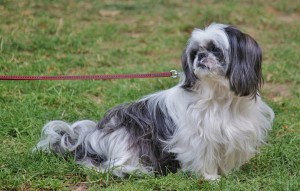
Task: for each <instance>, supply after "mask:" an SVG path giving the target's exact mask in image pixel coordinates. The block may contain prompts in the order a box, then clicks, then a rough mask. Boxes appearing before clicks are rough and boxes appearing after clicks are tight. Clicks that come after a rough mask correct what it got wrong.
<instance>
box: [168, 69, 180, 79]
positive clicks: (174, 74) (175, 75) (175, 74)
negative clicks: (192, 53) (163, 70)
mask: <svg viewBox="0 0 300 191" xmlns="http://www.w3.org/2000/svg"><path fill="white" fill-rule="evenodd" d="M170 73H171V78H174V79H175V78H178V76H179V74H180V73H179V72H177V70H171V71H170Z"/></svg>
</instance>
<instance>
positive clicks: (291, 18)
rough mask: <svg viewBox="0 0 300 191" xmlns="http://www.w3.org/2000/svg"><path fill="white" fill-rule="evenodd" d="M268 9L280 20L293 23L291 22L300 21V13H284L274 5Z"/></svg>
mask: <svg viewBox="0 0 300 191" xmlns="http://www.w3.org/2000/svg"><path fill="white" fill-rule="evenodd" d="M266 11H267V12H268V13H270V14H271V15H273V16H275V17H276V18H277V20H278V21H281V22H285V23H291V22H299V21H300V14H297V13H296V12H294V13H289V14H288V13H283V12H281V11H280V10H278V9H276V8H274V7H267V9H266Z"/></svg>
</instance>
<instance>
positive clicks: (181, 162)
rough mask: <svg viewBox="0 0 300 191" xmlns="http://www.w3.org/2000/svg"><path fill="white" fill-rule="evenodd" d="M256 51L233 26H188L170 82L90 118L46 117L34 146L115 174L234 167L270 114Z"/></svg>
mask: <svg viewBox="0 0 300 191" xmlns="http://www.w3.org/2000/svg"><path fill="white" fill-rule="evenodd" d="M261 62H262V52H261V49H260V47H259V45H258V44H257V42H256V41H255V40H254V39H253V38H251V37H250V36H249V35H247V34H245V33H243V32H241V31H240V30H238V29H237V28H235V27H233V26H228V25H223V24H211V25H210V26H208V27H207V28H205V29H204V30H201V29H195V30H194V31H193V32H192V35H191V38H190V40H189V41H188V45H187V47H186V48H185V50H184V51H183V55H182V67H183V74H182V78H181V80H180V82H179V84H178V85H176V86H175V87H172V88H170V89H168V90H164V91H160V92H157V93H154V94H151V95H148V96H146V97H144V98H142V99H140V100H138V101H135V102H133V103H128V104H123V105H119V106H117V107H115V108H112V109H111V110H110V111H108V112H107V113H106V115H105V116H104V118H103V119H102V120H101V121H100V122H99V123H98V124H97V123H95V122H93V121H90V120H83V121H77V122H75V123H73V124H69V123H66V122H63V121H51V122H49V123H48V124H46V125H45V126H44V128H43V131H42V138H41V140H40V142H39V143H38V144H37V146H36V149H37V150H44V151H51V150H52V151H54V152H55V153H59V154H65V153H71V154H73V155H74V156H75V159H76V161H77V162H78V163H79V164H82V165H84V166H88V167H92V168H95V169H97V170H99V171H101V172H105V171H111V172H112V173H113V174H115V175H117V176H120V177H122V176H124V175H126V174H128V173H133V172H143V173H148V174H153V173H160V174H166V173H167V172H175V171H176V170H177V169H181V170H183V171H190V172H192V173H195V174H197V175H199V176H203V177H204V178H205V179H208V180H214V179H218V178H219V176H220V175H222V174H226V173H228V172H230V171H231V170H232V169H235V168H238V167H240V166H241V165H242V164H244V163H245V162H246V161H247V160H249V159H250V158H251V157H252V156H253V155H254V154H255V153H256V152H257V150H258V147H259V146H261V145H262V144H263V143H264V142H265V138H266V135H267V132H268V130H270V129H271V126H272V122H273V118H274V113H273V111H272V109H271V108H270V107H269V106H268V105H267V104H266V103H264V102H263V101H262V99H261V97H260V95H259V90H260V87H261V83H262V72H261Z"/></svg>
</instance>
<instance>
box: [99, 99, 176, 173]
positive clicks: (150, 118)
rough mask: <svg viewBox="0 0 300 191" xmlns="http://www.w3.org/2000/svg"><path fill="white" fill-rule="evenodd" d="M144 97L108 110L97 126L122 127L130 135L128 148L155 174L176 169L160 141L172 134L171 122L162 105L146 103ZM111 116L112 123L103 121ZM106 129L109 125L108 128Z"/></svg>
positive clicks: (112, 129)
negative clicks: (136, 152) (141, 99)
mask: <svg viewBox="0 0 300 191" xmlns="http://www.w3.org/2000/svg"><path fill="white" fill-rule="evenodd" d="M149 104H150V103H149V101H148V100H144V101H140V102H134V103H130V104H124V105H119V106H117V107H115V108H113V109H112V110H110V111H109V112H108V113H107V114H106V116H105V117H104V118H103V120H101V121H100V122H99V124H98V126H97V128H98V129H103V128H104V129H105V130H106V131H108V132H113V131H115V130H116V129H118V128H125V129H126V131H127V132H128V134H129V136H130V138H129V141H130V148H129V149H134V150H138V151H139V158H140V160H141V163H142V164H143V165H145V166H148V167H153V169H154V171H155V172H156V173H159V174H166V173H168V172H176V171H177V169H178V168H179V167H180V165H179V162H178V161H177V160H176V159H175V156H174V154H172V153H169V152H166V151H164V143H163V142H162V141H166V140H168V138H170V136H172V135H173V133H174V130H175V124H174V123H173V121H172V119H171V118H170V117H169V116H168V115H167V113H166V112H167V111H166V108H162V107H164V106H162V105H156V106H153V105H149ZM112 118H114V119H115V120H114V121H115V122H116V124H114V125H113V126H112V127H107V126H106V124H108V123H109V121H110V120H111V119H112ZM107 128H111V129H110V130H109V129H107Z"/></svg>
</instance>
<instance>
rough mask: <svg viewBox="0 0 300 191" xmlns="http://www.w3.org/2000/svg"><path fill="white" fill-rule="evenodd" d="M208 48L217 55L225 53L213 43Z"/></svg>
mask: <svg viewBox="0 0 300 191" xmlns="http://www.w3.org/2000/svg"><path fill="white" fill-rule="evenodd" d="M206 50H207V51H209V52H211V53H213V54H214V55H215V56H216V57H221V56H222V55H223V53H222V50H221V49H220V48H218V47H216V45H214V44H213V43H211V44H209V46H208V47H207V49H206Z"/></svg>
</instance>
